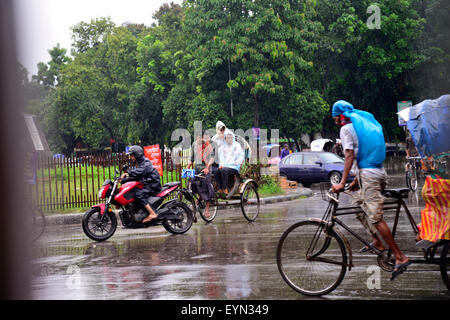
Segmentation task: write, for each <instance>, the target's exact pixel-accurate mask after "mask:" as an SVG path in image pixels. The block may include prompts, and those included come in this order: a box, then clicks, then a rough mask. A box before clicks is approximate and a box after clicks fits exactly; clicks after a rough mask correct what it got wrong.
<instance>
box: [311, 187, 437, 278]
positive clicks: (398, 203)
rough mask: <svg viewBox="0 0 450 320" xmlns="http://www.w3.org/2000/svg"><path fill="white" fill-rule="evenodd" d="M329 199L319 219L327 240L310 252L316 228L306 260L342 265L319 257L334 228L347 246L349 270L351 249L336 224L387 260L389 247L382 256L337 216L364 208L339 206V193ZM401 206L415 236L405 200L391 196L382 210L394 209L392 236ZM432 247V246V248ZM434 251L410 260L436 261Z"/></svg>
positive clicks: (351, 264)
mask: <svg viewBox="0 0 450 320" xmlns="http://www.w3.org/2000/svg"><path fill="white" fill-rule="evenodd" d="M329 197H330V200H329V204H328V207H327V209H326V211H325V214H324V216H323V217H322V219H321V220H320V222H322V223H323V224H325V225H326V228H325V229H324V230H325V231H324V232H325V234H326V235H327V240H326V241H325V242H324V244H323V246H322V248H320V249H319V250H318V251H317V252H316V253H314V254H312V252H313V250H314V247H315V245H316V244H317V240H318V238H319V235H320V232H321V230H322V228H321V227H319V229H318V230H317V232H316V234H315V236H314V238H313V240H312V241H311V245H310V247H309V249H308V251H307V258H308V260H312V261H321V262H327V263H332V264H340V265H342V263H340V262H336V261H332V260H329V259H324V258H320V254H321V253H323V252H325V251H326V250H327V248H328V246H329V244H330V240H329V239H330V238H331V237H330V236H329V233H330V230H334V231H335V232H336V233H337V234H338V235H339V236H340V237H341V238H342V240H343V241H344V244H345V246H346V248H347V251H348V253H349V263H347V266H348V267H349V270H350V269H351V267H352V266H353V263H352V251H351V247H350V245H349V242H348V240H347V239H346V237H345V236H344V235H343V234H342V232H340V230H339V229H338V228H336V225H339V226H341V227H342V228H343V229H345V230H346V231H347V232H349V233H350V234H351V235H352V236H353V237H355V238H356V239H358V240H359V241H360V242H361V243H362V244H364V245H365V246H367V247H370V248H372V249H373V251H374V252H375V254H376V255H377V256H379V257H380V258H381V259H385V260H389V259H390V257H391V249H388V251H387V256H384V255H383V253H382V252H381V251H380V250H378V249H377V248H375V247H373V246H372V245H371V244H370V243H369V242H368V241H366V240H365V239H364V238H363V237H361V236H360V235H359V234H357V233H356V232H354V231H353V230H352V229H351V228H350V227H349V226H347V225H346V224H345V223H344V222H343V221H342V220H340V219H339V218H338V217H340V216H345V215H350V214H352V215H353V214H358V213H364V210H362V208H361V207H359V206H350V207H341V208H339V195H337V196H336V198H333V197H331V196H329ZM401 208H403V209H404V211H405V213H406V216H407V218H408V220H409V222H410V224H411V227H412V230H413V232H414V234H415V236H417V235H418V234H419V229H418V227H417V225H416V222H415V220H414V218H413V216H412V214H411V212H410V211H409V209H408V207H407V205H406V203H405V201H404V200H403V199H402V198H393V200H391V201H387V202H385V203H384V207H383V210H384V211H387V210H395V218H394V225H393V227H392V237H393V238H394V239H395V234H396V231H397V226H398V222H399V217H400V210H401ZM310 220H316V219H310ZM438 245H439V243H438V244H436V245H435V246H433V247H434V248H435V247H437V246H438ZM433 247H432V248H433ZM434 252H435V250H431V251H430V249H428V250H427V252H426V256H425V259H423V260H413V259H411V262H414V263H430V264H433V263H438V262H437V261H435V260H434ZM428 254H430V255H431V256H430V257H428V258H427V256H428Z"/></svg>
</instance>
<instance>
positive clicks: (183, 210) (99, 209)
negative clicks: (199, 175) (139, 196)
mask: <svg viewBox="0 0 450 320" xmlns="http://www.w3.org/2000/svg"><path fill="white" fill-rule="evenodd" d="M127 168H128V167H127V166H124V167H123V168H122V169H121V170H120V172H119V171H117V170H116V172H115V176H114V180H113V181H111V180H110V179H106V180H105V182H104V183H103V185H102V187H101V188H100V191H99V192H98V196H99V198H101V199H107V200H106V202H105V203H100V204H96V205H94V206H92V208H91V209H89V210H88V211H87V212H86V213H85V214H84V215H83V220H82V225H83V231H84V233H85V234H86V235H87V236H88V237H89V238H91V239H93V240H96V241H104V240H107V239H109V238H110V237H111V236H112V235H113V234H114V232H115V231H116V229H117V218H116V215H115V214H114V212H113V211H112V208H111V206H112V205H115V206H116V208H118V209H119V208H120V209H121V211H120V212H119V216H120V220H121V221H122V225H123V226H124V227H125V228H147V227H151V226H158V225H162V226H163V227H164V228H165V229H166V230H167V231H169V232H170V233H173V234H182V233H185V232H186V231H188V230H189V229H190V228H191V226H192V223H193V220H194V214H193V212H192V210H191V209H189V207H188V206H187V205H186V204H184V203H183V202H180V201H178V200H169V201H167V202H164V200H165V199H167V198H168V197H169V196H170V195H171V194H172V193H173V192H174V191H175V190H177V189H178V188H179V187H180V186H181V182H170V183H166V184H165V185H164V186H163V187H162V190H161V192H160V193H159V194H158V195H157V196H155V197H150V198H149V199H148V202H149V203H150V205H151V206H152V208H153V210H155V212H156V214H157V215H158V217H157V218H155V219H153V220H151V221H149V222H147V223H142V222H141V221H142V220H144V218H145V217H146V216H147V215H148V211H147V210H146V209H145V208H144V207H143V206H142V205H140V204H139V202H138V201H135V197H134V196H135V192H136V190H137V189H142V188H143V187H144V185H143V184H142V183H141V182H138V181H131V182H127V183H124V184H122V185H121V186H120V188H119V187H118V185H119V183H120V173H121V172H125V171H126V170H127Z"/></svg>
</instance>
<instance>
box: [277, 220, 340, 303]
mask: <svg viewBox="0 0 450 320" xmlns="http://www.w3.org/2000/svg"><path fill="white" fill-rule="evenodd" d="M324 229H325V224H323V223H320V222H317V221H301V222H298V223H295V224H294V225H292V226H291V227H289V228H288V229H287V230H286V231H285V232H284V233H283V235H282V236H281V238H280V240H279V242H278V248H277V265H278V270H279V272H280V274H281V276H282V277H283V279H284V280H285V281H286V282H287V284H288V285H289V286H290V287H291V288H292V289H294V290H295V291H297V292H300V293H302V294H304V295H308V296H320V295H324V294H327V293H330V292H331V291H333V290H334V289H335V288H336V287H337V286H338V285H339V284H340V283H341V281H342V279H343V278H344V276H345V272H346V268H347V252H346V250H345V245H344V243H343V241H342V239H341V238H340V237H339V236H338V235H337V234H336V233H335V232H334V231H333V230H331V231H330V232H329V237H327V236H326V234H325V232H324ZM313 242H315V246H314V248H312V251H311V250H310V252H311V253H312V254H311V255H309V257H308V256H307V252H308V250H309V248H310V246H311V244H312V243H313Z"/></svg>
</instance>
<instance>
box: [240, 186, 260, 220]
mask: <svg viewBox="0 0 450 320" xmlns="http://www.w3.org/2000/svg"><path fill="white" fill-rule="evenodd" d="M259 208H260V200H259V194H258V190H257V189H256V186H255V185H254V184H253V183H248V184H247V185H246V186H245V187H244V190H243V191H242V194H241V209H242V214H243V215H244V217H245V219H247V220H248V221H250V222H253V221H255V220H256V218H257V217H258V214H259Z"/></svg>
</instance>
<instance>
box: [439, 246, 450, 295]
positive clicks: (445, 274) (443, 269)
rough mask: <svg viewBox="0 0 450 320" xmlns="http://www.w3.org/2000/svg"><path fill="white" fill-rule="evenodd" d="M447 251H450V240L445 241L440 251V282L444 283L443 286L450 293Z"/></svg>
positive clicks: (449, 267)
mask: <svg viewBox="0 0 450 320" xmlns="http://www.w3.org/2000/svg"><path fill="white" fill-rule="evenodd" d="M449 250H450V240H449V241H446V243H445V245H444V248H443V249H442V252H441V276H442V280H443V281H444V284H445V285H446V286H447V289H448V291H450V275H449V272H450V266H449V262H450V257H449V254H448V252H449Z"/></svg>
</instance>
